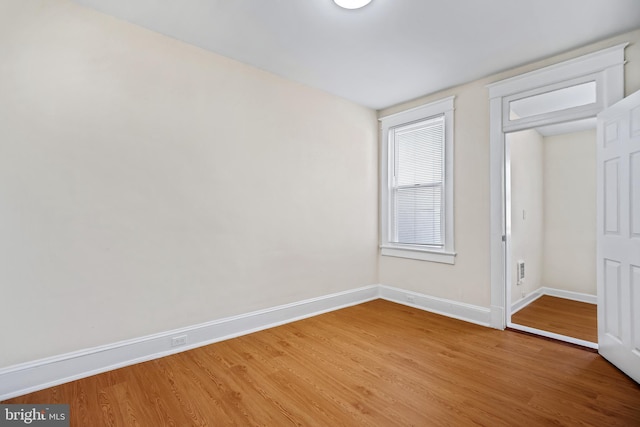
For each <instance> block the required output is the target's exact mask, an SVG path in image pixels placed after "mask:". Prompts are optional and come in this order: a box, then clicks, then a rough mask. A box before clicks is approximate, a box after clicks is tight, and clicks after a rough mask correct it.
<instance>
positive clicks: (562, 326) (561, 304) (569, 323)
mask: <svg viewBox="0 0 640 427" xmlns="http://www.w3.org/2000/svg"><path fill="white" fill-rule="evenodd" d="M511 322H513V323H517V324H518V325H524V326H530V327H532V328H537V329H542V330H543V331H549V332H555V333H556V334H562V335H566V336H569V337H574V338H579V339H581V340H585V341H591V342H595V343H597V342H598V313H597V306H596V305H595V304H588V303H585V302H578V301H572V300H568V299H564V298H556V297H551V296H549V295H543V296H542V297H540V298H538V299H537V300H535V301H534V302H532V303H531V304H529V305H528V306H526V307H525V308H523V309H522V310H520V311H518V312H517V313H515V314H514V315H512V316H511Z"/></svg>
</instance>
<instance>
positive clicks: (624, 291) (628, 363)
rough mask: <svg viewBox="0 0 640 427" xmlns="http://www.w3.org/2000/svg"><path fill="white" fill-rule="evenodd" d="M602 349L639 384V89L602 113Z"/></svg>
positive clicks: (599, 186)
mask: <svg viewBox="0 0 640 427" xmlns="http://www.w3.org/2000/svg"><path fill="white" fill-rule="evenodd" d="M597 162H598V163H597V224H598V229H597V256H596V261H597V263H598V264H597V267H596V271H597V286H598V344H599V348H598V351H599V352H600V354H601V355H602V356H603V357H605V358H606V359H607V360H609V361H610V362H611V363H613V364H614V365H616V366H617V367H618V368H619V369H620V370H622V371H623V372H625V373H626V374H627V375H629V376H630V377H631V378H633V379H634V380H635V381H636V382H639V383H640V91H638V92H636V93H634V94H633V95H630V96H629V97H627V98H625V99H623V100H622V101H620V102H618V103H616V104H614V105H613V106H611V107H609V108H607V109H606V110H604V111H602V112H601V113H600V114H598V148H597Z"/></svg>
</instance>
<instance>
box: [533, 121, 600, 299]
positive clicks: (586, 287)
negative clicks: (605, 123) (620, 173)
mask: <svg viewBox="0 0 640 427" xmlns="http://www.w3.org/2000/svg"><path fill="white" fill-rule="evenodd" d="M544 219H545V222H544V236H545V237H544V269H543V283H544V286H547V287H550V288H556V289H564V290H567V291H573V292H581V293H586V294H590V295H596V231H595V230H596V131H595V129H593V130H586V131H582V132H576V133H570V134H566V135H557V136H549V137H546V138H544Z"/></svg>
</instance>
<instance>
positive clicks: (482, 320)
mask: <svg viewBox="0 0 640 427" xmlns="http://www.w3.org/2000/svg"><path fill="white" fill-rule="evenodd" d="M380 298H382V299H385V300H387V301H393V302H396V303H399V304H404V305H408V306H410V307H415V308H419V309H422V310H426V311H430V312H432V313H436V314H442V315H444V316H447V317H453V318H455V319H460V320H464V321H467V322H471V323H476V324H478V325H482V326H490V324H491V310H490V309H488V308H485V307H479V306H476V305H471V304H465V303H462V302H457V301H452V300H448V299H444V298H437V297H432V296H428V295H424V294H420V293H417V292H412V291H405V290H403V289H398V288H394V287H392V286H387V285H380Z"/></svg>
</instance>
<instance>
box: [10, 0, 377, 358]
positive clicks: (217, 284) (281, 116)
mask: <svg viewBox="0 0 640 427" xmlns="http://www.w3.org/2000/svg"><path fill="white" fill-rule="evenodd" d="M377 150H378V148H377V121H376V113H375V112H374V111H372V110H369V109H367V108H363V107H360V106H358V105H355V104H353V103H350V102H347V101H345V100H342V99H340V98H337V97H334V96H330V95H328V94H326V93H323V92H321V91H318V90H315V89H311V88H308V87H305V86H302V85H299V84H295V83H292V82H289V81H286V80H284V79H281V78H279V77H276V76H274V75H271V74H268V73H265V72H263V71H260V70H257V69H254V68H250V67H248V66H245V65H243V64H240V63H238V62H235V61H232V60H229V59H226V58H223V57H221V56H218V55H215V54H213V53H210V52H206V51H204V50H201V49H198V48H196V47H192V46H189V45H186V44H183V43H181V42H178V41H176V40H173V39H170V38H167V37H164V36H162V35H159V34H155V33H152V32H150V31H147V30H144V29H142V28H139V27H135V26H133V25H130V24H128V23H125V22H121V21H117V20H115V19H112V18H110V17H106V16H104V15H101V14H99V13H97V12H94V11H90V10H87V9H84V8H81V7H80V6H77V5H75V4H73V3H71V2H69V1H66V0H47V1H38V0H20V1H1V2H0V236H2V238H0V260H1V261H0V263H1V264H0V287H1V289H0V295H1V297H0V299H1V300H2V309H1V310H0V325H2V328H1V329H0V342H1V343H2V345H1V346H0V367H4V366H8V365H12V364H16V363H19V362H26V361H29V360H34V359H38V358H42V357H45V356H51V355H57V354H61V353H65V352H69V351H74V350H78V349H82V348H88V347H93V346H97V345H102V344H107V343H113V342H116V341H119V340H123V339H129V338H134V337H139V336H143V335H146V334H150V333H155V332H160V331H166V330H169V329H173V328H178V327H183V326H188V325H194V324H197V323H201V322H205V321H211V320H215V319H218V318H222V317H226V316H230V315H236V314H241V313H247V312H250V311H253V310H257V309H262V308H267V307H273V306H276V305H279V304H285V303H289V302H294V301H300V300H303V299H306V298H311V297H316V296H320V295H326V294H329V293H333V292H338V291H343V290H347V289H353V288H357V287H360V286H364V285H370V284H374V283H377V282H378V279H377V255H376V248H377V203H378V202H377V197H378V196H377Z"/></svg>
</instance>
